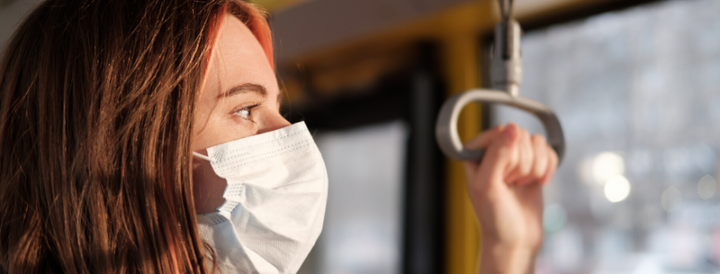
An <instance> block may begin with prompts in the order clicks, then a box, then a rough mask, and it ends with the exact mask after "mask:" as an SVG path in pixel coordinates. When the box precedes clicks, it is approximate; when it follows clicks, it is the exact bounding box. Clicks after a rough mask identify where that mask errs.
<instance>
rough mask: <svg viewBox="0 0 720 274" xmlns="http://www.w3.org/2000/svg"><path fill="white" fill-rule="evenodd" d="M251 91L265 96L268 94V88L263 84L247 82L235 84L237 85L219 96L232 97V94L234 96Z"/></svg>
mask: <svg viewBox="0 0 720 274" xmlns="http://www.w3.org/2000/svg"><path fill="white" fill-rule="evenodd" d="M249 92H255V93H258V94H260V95H262V96H265V97H267V94H268V92H267V89H266V88H265V87H264V86H262V85H258V84H253V83H245V84H242V85H239V86H235V87H232V88H230V89H228V90H227V91H225V92H224V93H222V94H220V95H219V96H218V97H230V96H234V95H238V94H245V93H249Z"/></svg>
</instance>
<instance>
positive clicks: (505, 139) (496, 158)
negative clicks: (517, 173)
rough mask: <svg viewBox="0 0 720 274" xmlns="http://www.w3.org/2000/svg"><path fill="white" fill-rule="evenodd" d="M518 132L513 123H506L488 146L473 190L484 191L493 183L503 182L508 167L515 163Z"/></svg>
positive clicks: (513, 165) (516, 159)
mask: <svg viewBox="0 0 720 274" xmlns="http://www.w3.org/2000/svg"><path fill="white" fill-rule="evenodd" d="M518 133H519V128H518V127H517V126H516V125H515V124H512V123H511V124H508V125H507V126H506V127H505V128H504V130H503V131H502V133H501V134H500V135H499V136H498V138H495V139H494V140H493V142H492V143H491V144H490V146H488V148H487V151H486V152H485V158H484V159H483V162H482V164H481V165H480V168H479V170H478V173H477V177H476V179H475V181H478V182H480V184H478V185H476V186H475V187H474V190H480V191H485V190H486V188H488V187H492V186H493V185H496V184H504V182H505V180H504V179H505V176H506V174H507V173H508V171H509V170H510V168H511V167H515V166H516V165H517V161H518V154H517V145H516V143H517V141H518V137H519V136H518Z"/></svg>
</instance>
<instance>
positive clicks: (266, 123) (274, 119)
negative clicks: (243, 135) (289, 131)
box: [257, 111, 290, 134]
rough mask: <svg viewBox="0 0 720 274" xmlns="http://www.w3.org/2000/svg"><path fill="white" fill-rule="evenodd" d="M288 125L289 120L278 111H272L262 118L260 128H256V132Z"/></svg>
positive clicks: (259, 132) (268, 130)
mask: <svg viewBox="0 0 720 274" xmlns="http://www.w3.org/2000/svg"><path fill="white" fill-rule="evenodd" d="M289 125H290V122H288V120H287V119H285V117H283V116H282V115H280V112H279V111H273V112H272V113H271V114H270V115H268V116H266V118H265V119H263V121H262V124H261V127H260V130H258V133H257V134H261V133H265V132H270V131H273V130H276V129H281V128H284V127H286V126H289Z"/></svg>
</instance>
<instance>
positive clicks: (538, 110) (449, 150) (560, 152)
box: [435, 89, 565, 165]
mask: <svg viewBox="0 0 720 274" xmlns="http://www.w3.org/2000/svg"><path fill="white" fill-rule="evenodd" d="M473 102H484V103H500V104H505V105H508V106H512V107H515V108H518V109H521V110H524V111H526V112H529V113H532V114H534V115H535V116H536V117H537V118H538V119H540V121H541V122H542V124H543V126H544V127H545V131H546V132H547V141H548V144H549V145H550V146H551V147H552V148H553V149H554V150H555V152H556V153H557V156H558V165H560V163H561V162H562V159H563V157H564V156H565V137H564V136H563V130H562V126H561V125H560V121H559V120H558V118H557V116H555V114H554V113H553V112H552V110H550V108H548V107H547V106H545V105H543V104H542V103H540V102H538V101H535V100H532V99H529V98H525V97H522V96H519V95H512V94H510V93H508V92H505V91H498V90H489V89H473V90H468V91H465V92H463V93H461V94H458V95H455V96H453V97H451V98H450V99H448V100H447V101H446V102H445V103H444V104H443V106H442V108H441V109H440V114H439V116H438V120H437V124H436V125H435V135H436V137H437V141H438V145H439V146H440V149H441V150H442V152H443V153H445V155H446V156H448V157H450V158H452V159H455V160H464V161H477V162H480V161H482V158H483V156H484V155H485V149H478V150H472V149H468V148H465V147H464V146H463V144H462V142H461V141H460V136H459V134H458V130H457V121H458V116H459V115H460V111H461V110H462V109H463V108H465V106H466V105H468V104H469V103H473Z"/></svg>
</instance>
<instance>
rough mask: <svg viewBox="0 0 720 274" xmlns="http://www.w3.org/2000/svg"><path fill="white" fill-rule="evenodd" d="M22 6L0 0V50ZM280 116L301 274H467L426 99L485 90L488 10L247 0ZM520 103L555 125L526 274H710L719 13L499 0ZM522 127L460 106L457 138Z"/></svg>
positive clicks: (420, 2) (464, 209)
mask: <svg viewBox="0 0 720 274" xmlns="http://www.w3.org/2000/svg"><path fill="white" fill-rule="evenodd" d="M38 2H39V1H38V0H0V48H3V47H4V43H5V42H6V40H7V39H8V37H9V36H10V35H11V33H12V31H13V30H14V28H15V27H16V26H17V24H18V22H19V21H20V20H21V19H22V17H23V16H24V15H26V14H27V12H28V11H29V10H30V9H32V7H33V6H34V5H36V4H37V3H38ZM255 3H257V4H259V5H262V6H264V7H265V8H266V9H268V11H269V12H270V15H271V16H270V22H271V25H272V27H273V30H274V37H275V43H276V49H275V50H276V55H277V56H278V57H277V61H276V62H277V64H276V67H277V73H278V78H279V80H280V82H281V87H282V89H283V91H284V93H285V95H286V99H287V101H286V102H288V103H287V104H286V105H285V106H284V109H283V113H284V114H286V115H287V116H286V117H287V118H288V119H289V120H291V121H293V122H295V121H300V120H305V121H306V122H307V124H308V126H309V127H310V128H311V129H313V130H314V131H315V137H316V140H317V143H318V145H319V147H320V149H321V151H322V152H323V155H324V157H325V161H326V163H327V166H328V173H329V176H330V182H331V183H330V196H329V200H328V210H327V214H326V217H325V227H324V230H323V234H322V235H321V239H320V240H319V242H318V244H317V245H316V246H315V249H314V250H313V251H312V253H311V255H310V257H309V258H308V260H307V261H306V263H305V265H304V266H303V268H302V269H301V273H326V274H362V273H374V274H375V273H377V274H383V273H388V274H391V273H452V274H455V273H461V274H469V273H474V272H475V268H476V262H477V252H478V248H479V245H480V244H481V241H482V239H479V237H478V234H477V231H478V230H477V229H478V225H477V224H476V221H475V219H474V213H473V212H472V208H471V206H470V204H469V201H468V198H467V194H466V193H465V179H464V174H463V171H462V166H461V165H460V164H459V163H457V162H453V161H449V160H447V159H446V158H445V157H444V156H443V155H442V154H441V153H440V152H439V150H438V149H437V146H436V144H435V138H434V136H435V135H434V126H435V125H434V124H435V118H436V115H437V113H438V110H439V107H440V105H441V104H442V102H443V100H444V99H445V98H447V97H448V96H450V95H452V94H456V93H459V92H462V91H463V90H466V89H470V88H476V87H483V86H486V83H487V82H488V81H487V79H488V75H489V62H488V60H489V48H490V45H491V43H492V39H493V37H492V32H493V29H494V26H495V23H496V22H497V21H498V20H499V16H498V11H497V7H496V1H495V0H256V1H255ZM515 11H516V13H515V14H516V18H517V20H518V21H519V22H520V24H521V25H522V26H523V28H524V30H525V33H524V35H523V38H522V51H523V69H524V82H523V83H522V85H521V88H520V93H521V95H523V96H526V97H529V98H532V99H535V100H538V101H540V102H543V103H545V104H547V105H548V106H550V107H551V108H552V109H553V110H554V111H555V112H556V114H557V115H558V117H559V119H560V120H561V122H562V124H563V127H564V130H565V137H566V139H567V154H566V157H565V161H564V163H563V164H562V166H561V167H560V168H559V170H558V173H557V175H556V176H555V178H554V180H553V182H552V183H551V184H550V185H549V186H548V187H547V188H546V189H545V197H546V198H545V204H546V205H545V215H544V227H545V233H546V234H545V235H546V238H545V244H544V246H543V249H542V252H541V254H540V256H539V258H538V261H537V269H536V272H537V273H720V226H719V224H720V193H717V192H718V182H717V180H718V178H720V174H719V171H718V170H719V166H720V165H719V162H718V157H719V156H720V154H719V152H720V89H719V88H718V87H720V1H718V0H516V1H515ZM509 121H514V122H517V123H519V124H520V125H521V126H523V127H525V128H528V129H529V130H530V131H532V132H535V133H543V129H542V126H541V125H540V124H539V122H538V121H536V120H535V119H534V118H533V117H531V116H529V115H527V114H524V113H521V112H519V111H514V110H512V109H508V108H504V107H496V106H471V107H468V108H466V109H465V110H464V111H463V114H462V115H461V119H460V122H459V123H460V126H459V127H460V128H461V132H460V134H461V136H463V138H464V139H465V140H468V139H469V138H471V137H472V136H474V135H476V134H477V133H478V132H480V131H481V130H483V129H487V128H490V127H492V126H494V125H497V124H502V123H507V122H509Z"/></svg>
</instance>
